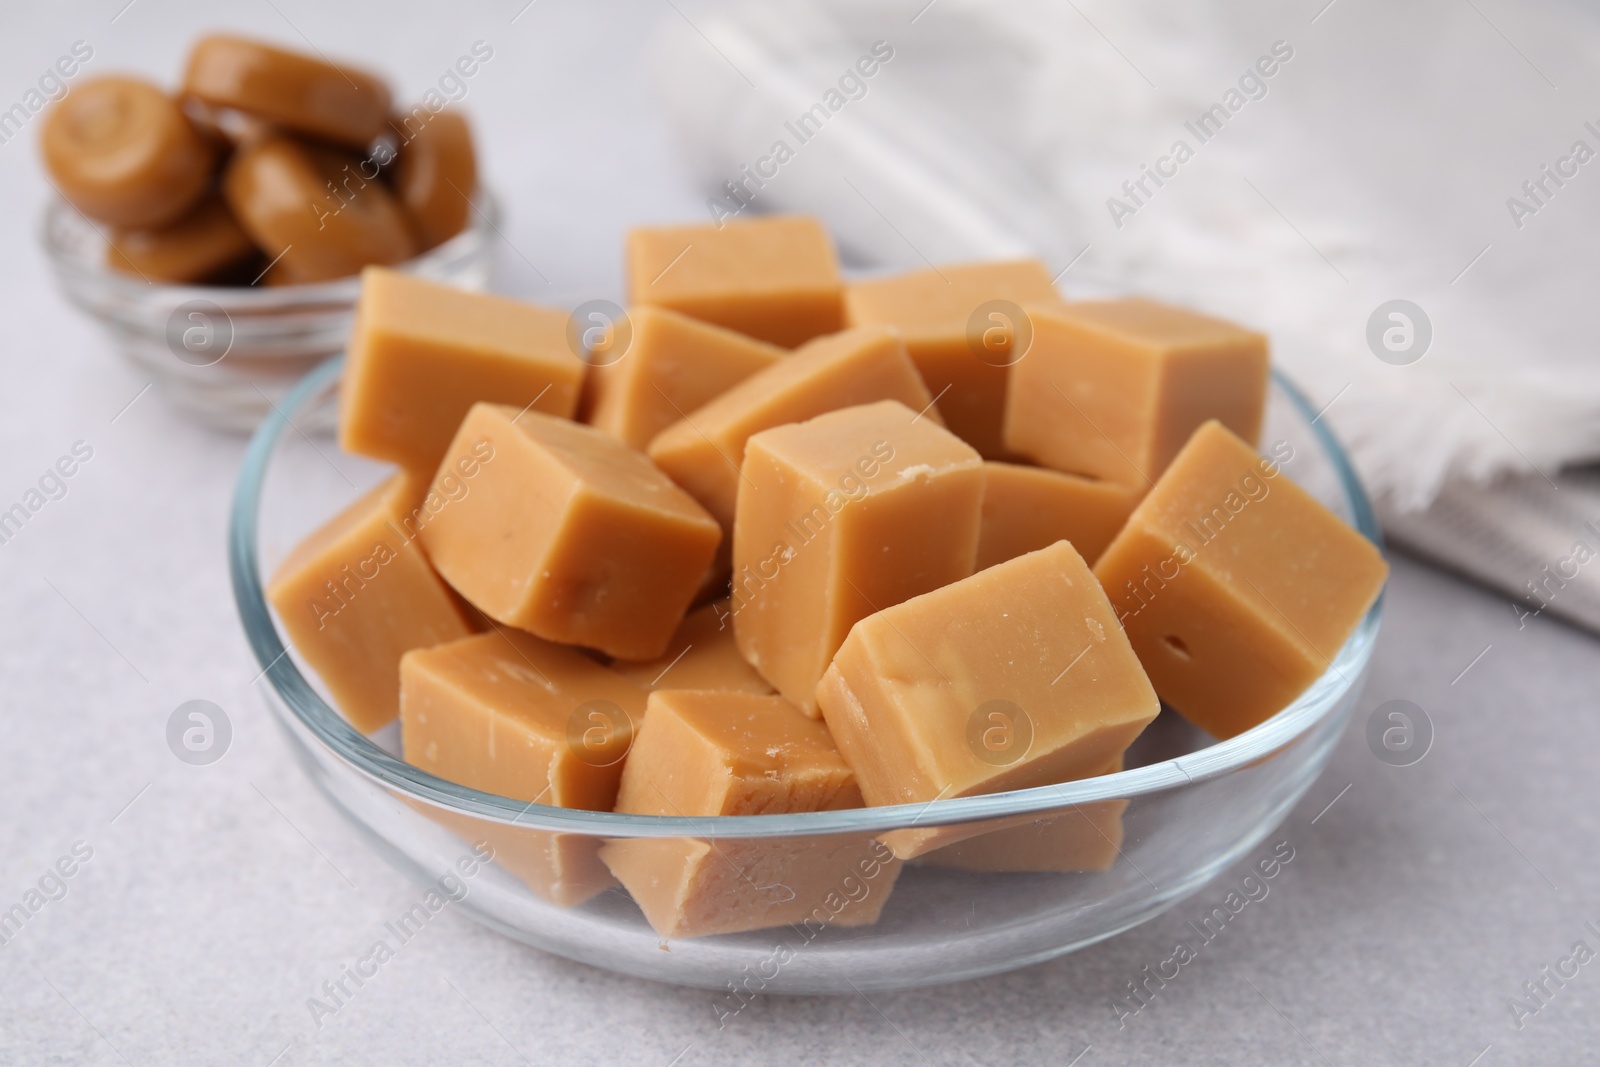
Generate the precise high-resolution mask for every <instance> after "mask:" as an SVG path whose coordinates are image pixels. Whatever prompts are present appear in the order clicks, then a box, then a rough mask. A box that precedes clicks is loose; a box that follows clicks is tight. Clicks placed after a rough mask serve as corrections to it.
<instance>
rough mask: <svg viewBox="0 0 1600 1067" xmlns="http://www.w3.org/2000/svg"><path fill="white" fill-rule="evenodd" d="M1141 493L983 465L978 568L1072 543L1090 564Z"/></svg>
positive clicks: (1049, 472)
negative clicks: (1058, 543)
mask: <svg viewBox="0 0 1600 1067" xmlns="http://www.w3.org/2000/svg"><path fill="white" fill-rule="evenodd" d="M1142 495H1143V493H1142V492H1141V491H1140V490H1136V489H1133V488H1131V487H1129V486H1125V485H1119V484H1117V483H1116V482H1101V481H1096V480H1094V479H1092V478H1081V477H1079V476H1077V475H1075V474H1062V473H1061V472H1059V471H1053V470H1049V469H1047V468H1044V467H1024V466H1019V465H1017V464H1015V463H993V462H991V463H985V464H984V465H983V526H982V528H981V530H980V532H979V534H978V565H977V569H978V570H980V571H981V570H983V569H984V568H985V567H993V566H994V565H995V564H996V563H1004V562H1005V561H1006V560H1008V559H1015V558H1016V557H1018V556H1021V555H1024V554H1026V553H1029V552H1035V551H1037V550H1039V549H1041V548H1044V547H1045V546H1047V545H1053V544H1055V543H1056V542H1057V541H1071V542H1072V547H1073V548H1076V549H1077V550H1078V555H1080V556H1082V557H1083V558H1084V561H1085V562H1087V563H1088V564H1090V565H1091V566H1093V565H1094V561H1095V560H1096V559H1099V558H1100V553H1102V552H1104V551H1105V549H1106V546H1107V545H1109V544H1110V543H1111V539H1112V538H1114V537H1116V536H1117V531H1118V530H1120V529H1122V524H1123V523H1125V522H1127V521H1128V516H1129V515H1130V514H1131V513H1132V512H1133V508H1134V505H1136V504H1138V503H1139V498H1140V497H1141V496H1142Z"/></svg>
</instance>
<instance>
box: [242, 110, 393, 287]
mask: <svg viewBox="0 0 1600 1067" xmlns="http://www.w3.org/2000/svg"><path fill="white" fill-rule="evenodd" d="M222 193H223V196H224V197H225V198H226V199H227V201H228V206H229V207H230V208H232V209H233V214H234V217H235V218H237V219H238V220H239V224H240V225H241V226H243V227H244V229H245V232H246V233H248V234H249V235H250V237H251V239H252V240H253V241H255V243H256V245H257V246H258V247H260V249H261V251H262V252H263V253H265V254H266V256H267V258H268V259H269V260H271V261H273V262H274V263H275V264H281V265H282V266H283V267H284V273H285V274H286V275H288V276H290V277H292V278H294V279H295V280H296V281H302V282H318V281H325V280H327V279H329V278H342V277H344V276H345V275H347V274H355V273H357V272H358V271H360V270H361V268H362V267H365V266H366V265H367V264H369V263H377V264H391V263H398V262H400V261H401V260H404V259H410V258H411V257H412V256H413V255H415V254H416V250H417V249H416V242H415V241H414V240H413V239H412V236H411V231H410V229H409V228H408V227H407V225H406V219H405V214H404V213H403V212H402V211H401V210H400V205H399V204H398V203H396V202H395V199H394V195H393V194H392V193H390V192H389V189H388V187H387V186H385V185H384V184H383V183H382V182H381V181H379V180H378V177H377V167H376V166H375V165H374V164H372V162H371V161H370V160H364V159H360V158H357V157H356V156H354V155H352V154H350V153H347V152H339V151H336V150H334V149H330V148H325V147H322V146H319V145H303V144H300V143H298V142H295V141H291V140H290V139H288V138H286V137H268V138H266V139H265V140H262V141H258V142H256V143H255V144H252V145H246V146H245V147H243V148H241V149H240V150H239V151H238V152H237V153H235V154H234V157H233V159H232V160H231V161H229V163H228V166H227V169H226V170H225V171H224V172H223V175H222Z"/></svg>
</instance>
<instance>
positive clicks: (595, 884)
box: [402, 797, 617, 908]
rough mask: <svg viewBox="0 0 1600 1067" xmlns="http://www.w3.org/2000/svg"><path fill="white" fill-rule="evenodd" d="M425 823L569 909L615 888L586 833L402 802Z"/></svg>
mask: <svg viewBox="0 0 1600 1067" xmlns="http://www.w3.org/2000/svg"><path fill="white" fill-rule="evenodd" d="M402 799H403V800H405V802H406V804H407V805H409V806H410V807H411V808H412V809H414V810H415V811H417V812H419V813H420V814H422V815H423V816H425V817H426V818H429V819H432V820H433V821H434V822H436V823H438V824H439V825H441V826H443V827H445V828H446V829H447V830H450V831H452V832H453V833H455V834H457V835H458V836H460V837H461V838H462V839H463V840H464V841H468V842H471V843H473V844H474V845H476V846H477V847H478V851H479V853H480V854H481V853H483V852H490V853H492V854H493V855H492V858H493V860H494V862H495V863H497V864H499V865H500V866H501V867H503V868H504V869H505V870H507V871H509V872H510V873H511V874H512V875H514V876H515V877H516V878H518V879H520V880H521V881H522V883H523V884H524V885H526V886H527V887H528V888H529V889H531V890H533V891H534V893H536V894H538V895H539V896H540V897H543V898H544V899H545V900H548V901H550V902H551V903H552V904H558V905H560V906H561V907H563V908H573V907H577V906H578V905H579V904H582V903H583V902H584V901H586V900H589V899H591V898H593V897H594V896H596V895H598V894H600V893H603V892H604V891H605V890H607V889H610V888H611V887H612V886H614V885H616V884H617V880H616V879H615V878H613V877H612V876H611V871H610V870H608V869H607V868H606V865H605V864H604V863H601V862H600V839H599V838H598V837H591V836H589V835H588V834H563V833H555V832H552V831H550V830H540V829H536V828H534V827H532V826H518V825H516V824H506V823H498V822H491V821H489V820H488V819H478V818H473V817H472V816H469V815H464V814H462V813H461V812H456V811H451V810H449V809H448V808H437V807H434V806H433V805H432V804H424V803H423V802H422V801H420V800H412V799H410V798H408V797H403V798H402Z"/></svg>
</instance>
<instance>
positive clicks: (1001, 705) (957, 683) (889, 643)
mask: <svg viewBox="0 0 1600 1067" xmlns="http://www.w3.org/2000/svg"><path fill="white" fill-rule="evenodd" d="M817 700H818V703H820V704H821V706H822V713H823V716H824V717H825V718H826V719H827V722H828V727H829V729H830V730H832V732H833V736H834V739H835V740H836V741H837V742H838V744H839V750H840V752H842V753H843V754H844V758H845V761H846V762H848V763H849V764H850V767H851V769H852V770H854V771H855V772H856V777H857V779H858V780H859V781H860V783H861V792H862V794H863V795H864V796H865V797H866V799H867V803H869V804H906V803H913V802H917V801H931V800H934V799H937V798H941V797H962V796H973V795H976V794H979V793H998V792H1004V791H1007V790H1012V789H1027V788H1031V787H1033V786H1039V785H1047V784H1051V783H1055V782H1064V781H1069V780H1071V779H1074V778H1080V777H1083V776H1084V775H1087V774H1091V773H1093V772H1094V771H1095V769H1096V768H1100V767H1104V766H1105V765H1106V764H1107V763H1109V762H1110V761H1111V760H1112V759H1114V758H1115V757H1116V756H1118V755H1119V754H1120V753H1122V752H1123V751H1125V750H1126V749H1127V747H1128V745H1129V744H1130V743H1131V742H1132V741H1133V739H1134V738H1135V737H1137V736H1138V735H1139V733H1140V731H1142V730H1143V729H1144V728H1145V726H1146V725H1148V724H1149V723H1150V721H1151V720H1152V719H1154V718H1155V717H1156V713H1157V712H1158V711H1159V710H1160V707H1161V705H1160V703H1159V701H1158V700H1157V699H1156V694H1155V690H1154V689H1152V688H1151V686H1150V680H1149V679H1148V678H1146V677H1145V673H1144V670H1143V669H1142V668H1141V667H1140V666H1139V661H1138V659H1137V657H1135V656H1134V654H1133V649H1132V647H1131V646H1130V645H1129V644H1128V639H1127V637H1125V636H1124V635H1123V633H1122V630H1121V628H1120V627H1118V626H1117V619H1116V616H1115V614H1114V613H1113V612H1112V609H1111V604H1110V602H1109V601H1107V600H1106V595H1105V593H1104V592H1102V591H1101V589H1100V585H1099V583H1098V582H1096V581H1095V580H1094V575H1093V574H1091V573H1090V572H1089V568H1088V566H1087V565H1086V564H1085V563H1084V562H1083V558H1082V557H1081V556H1079V555H1078V553H1077V552H1076V551H1075V550H1074V549H1073V547H1072V546H1071V545H1070V544H1068V543H1067V542H1065V541H1058V542H1056V543H1055V544H1054V545H1051V546H1050V547H1049V548H1044V549H1040V550H1039V551H1038V552H1030V553H1029V554H1028V555H1026V556H1019V557H1017V558H1016V559H1013V560H1008V561H1007V562H1005V563H1001V564H997V565H996V566H993V567H990V568H989V569H988V570H984V571H979V572H978V573H977V574H974V575H973V576H972V577H970V578H967V579H964V580H962V581H960V582H956V583H955V584H953V585H947V586H945V587H944V588H942V589H937V590H935V591H933V592H931V593H927V594H925V595H923V596H919V597H916V598H914V599H912V600H908V601H906V602H905V603H903V604H898V605H896V606H894V607H891V608H885V609H884V610H883V611H880V612H878V613H877V614H875V615H871V616H869V617H867V618H866V619H863V620H862V621H861V622H859V623H857V624H856V626H855V628H854V629H852V630H851V631H850V636H849V637H848V638H847V639H846V640H845V643H844V645H843V646H842V647H841V648H840V649H839V653H838V655H836V656H835V657H834V659H833V663H832V665H831V666H829V668H828V672H827V674H826V675H824V676H823V679H822V682H821V684H820V685H818V686H817ZM903 836H904V839H902V838H900V837H897V838H896V839H895V840H894V841H893V842H892V845H893V847H894V849H895V852H896V854H897V855H900V856H901V857H902V858H906V857H909V856H912V855H916V854H918V853H919V852H922V851H927V850H928V848H929V847H931V846H932V845H933V844H935V843H948V841H949V840H950V837H951V836H952V835H951V834H948V833H941V832H940V831H931V832H929V833H926V834H924V833H920V832H912V833H909V834H906V835H903Z"/></svg>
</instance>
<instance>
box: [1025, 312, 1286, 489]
mask: <svg viewBox="0 0 1600 1067" xmlns="http://www.w3.org/2000/svg"><path fill="white" fill-rule="evenodd" d="M1029 317H1030V319H1031V321H1032V324H1033V345H1032V347H1031V348H1030V349H1029V352H1028V355H1027V358H1026V359H1023V360H1020V361H1019V362H1018V363H1017V364H1016V365H1015V366H1013V367H1012V368H1011V386H1010V390H1009V392H1008V393H1007V400H1006V417H1005V444H1006V447H1007V448H1009V449H1012V450H1013V451H1015V452H1019V453H1021V454H1022V455H1025V456H1028V457H1030V458H1032V459H1034V460H1036V461H1038V462H1039V463H1042V464H1043V465H1045V466H1047V467H1054V468H1055V469H1057V470H1062V471H1069V472H1071V473H1073V474H1085V475H1089V476H1090V477H1094V478H1103V479H1106V480H1107V481H1114V482H1122V483H1123V484H1125V485H1132V486H1137V487H1139V488H1148V487H1149V485H1150V484H1151V483H1153V482H1154V481H1155V480H1156V479H1157V478H1158V477H1160V476H1161V472H1162V471H1163V470H1165V469H1166V466H1167V464H1168V463H1170V462H1171V461H1172V457H1174V456H1176V455H1177V454H1178V450H1179V449H1180V448H1182V447H1183V443H1184V442H1185V441H1187V440H1188V439H1189V435H1190V434H1192V433H1193V432H1194V431H1195V429H1196V428H1197V427H1198V426H1199V425H1200V424H1201V423H1203V422H1205V421H1206V420H1208V419H1218V420H1220V421H1221V422H1222V423H1223V425H1225V426H1227V427H1228V428H1229V429H1231V430H1233V432H1234V433H1236V434H1238V435H1239V436H1240V437H1243V438H1244V439H1245V440H1247V441H1251V442H1254V441H1255V440H1256V438H1257V437H1259V436H1260V433H1261V420H1262V418H1263V414H1264V411H1265V407H1266V397H1267V339H1266V338H1265V337H1263V336H1262V335H1261V334H1259V333H1255V332H1253V331H1251V330H1246V329H1244V328H1243V327H1240V326H1235V325H1233V324H1232V323H1228V322H1223V321H1221V320H1219V319H1213V318H1209V317H1207V316H1205V315H1200V314H1197V313H1196V312H1193V311H1185V310H1183V309H1182V308H1175V307H1170V306H1168V305H1165V304H1158V303H1156V302H1155V301H1153V300H1144V299H1138V298H1134V299H1127V300H1104V301H1085V302H1083V303H1074V304H1069V305H1068V306H1067V307H1065V308H1061V309H1043V308H1032V309H1030V311H1029Z"/></svg>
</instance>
